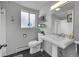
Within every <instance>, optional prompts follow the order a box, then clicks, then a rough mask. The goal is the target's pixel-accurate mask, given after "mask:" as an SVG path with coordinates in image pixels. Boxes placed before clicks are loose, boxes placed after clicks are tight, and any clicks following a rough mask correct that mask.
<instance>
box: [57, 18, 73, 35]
mask: <svg viewBox="0 0 79 59" xmlns="http://www.w3.org/2000/svg"><path fill="white" fill-rule="evenodd" d="M57 27H58V28H57V33H58V34H61V33H64V34H71V33H73V23H72V22H67V19H65V20H59V22H58V26H57Z"/></svg>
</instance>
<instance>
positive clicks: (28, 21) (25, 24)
mask: <svg viewBox="0 0 79 59" xmlns="http://www.w3.org/2000/svg"><path fill="white" fill-rule="evenodd" d="M33 27H35V14H32V13H28V12H24V11H21V28H33Z"/></svg>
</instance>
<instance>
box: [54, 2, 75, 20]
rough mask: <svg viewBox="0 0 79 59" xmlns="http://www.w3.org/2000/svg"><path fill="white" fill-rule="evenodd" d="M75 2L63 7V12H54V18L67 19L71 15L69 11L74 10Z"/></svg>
mask: <svg viewBox="0 0 79 59" xmlns="http://www.w3.org/2000/svg"><path fill="white" fill-rule="evenodd" d="M73 5H74V2H70V3H68V4H66V5H64V6H61V7H60V8H61V10H60V11H55V10H53V11H54V13H52V14H53V15H54V16H56V17H58V18H59V19H66V18H67V15H68V14H70V13H68V11H69V10H72V9H73V8H74V6H73Z"/></svg>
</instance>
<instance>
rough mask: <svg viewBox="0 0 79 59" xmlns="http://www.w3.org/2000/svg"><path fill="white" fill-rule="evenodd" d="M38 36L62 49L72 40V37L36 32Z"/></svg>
mask: <svg viewBox="0 0 79 59" xmlns="http://www.w3.org/2000/svg"><path fill="white" fill-rule="evenodd" d="M38 37H39V38H40V39H42V40H45V41H48V42H50V43H52V44H54V45H57V46H58V47H60V48H62V49H64V48H66V47H68V46H69V45H70V44H72V43H73V42H74V39H69V38H64V37H59V36H56V35H41V34H38Z"/></svg>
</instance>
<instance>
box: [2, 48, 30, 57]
mask: <svg viewBox="0 0 79 59" xmlns="http://www.w3.org/2000/svg"><path fill="white" fill-rule="evenodd" d="M25 50H29V49H25ZM25 50H22V51H19V52H16V53H13V54H10V55H6V56H3V57H12V56H15V55H17V54H19V53H21V52H23V51H25Z"/></svg>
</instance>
